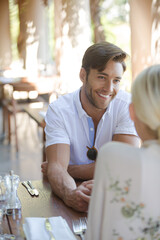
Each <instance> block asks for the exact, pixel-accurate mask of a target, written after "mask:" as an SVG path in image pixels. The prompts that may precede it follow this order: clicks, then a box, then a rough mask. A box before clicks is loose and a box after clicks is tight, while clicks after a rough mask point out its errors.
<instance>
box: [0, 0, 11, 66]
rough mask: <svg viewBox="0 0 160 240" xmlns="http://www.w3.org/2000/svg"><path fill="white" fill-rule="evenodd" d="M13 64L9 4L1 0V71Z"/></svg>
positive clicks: (6, 0)
mask: <svg viewBox="0 0 160 240" xmlns="http://www.w3.org/2000/svg"><path fill="white" fill-rule="evenodd" d="M10 64H11V38H10V24H9V2H8V0H0V69H5V68H8V67H9V66H10Z"/></svg>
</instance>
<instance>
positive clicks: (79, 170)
mask: <svg viewBox="0 0 160 240" xmlns="http://www.w3.org/2000/svg"><path fill="white" fill-rule="evenodd" d="M94 168H95V163H90V164H83V165H70V166H69V167H68V173H69V174H70V175H71V176H72V177H73V178H75V179H82V180H90V179H93V176H94Z"/></svg>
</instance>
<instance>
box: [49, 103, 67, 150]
mask: <svg viewBox="0 0 160 240" xmlns="http://www.w3.org/2000/svg"><path fill="white" fill-rule="evenodd" d="M45 122H46V127H45V134H46V147H48V146H50V145H53V144H57V143H64V144H70V139H69V136H68V134H67V130H66V127H65V122H64V119H63V116H62V115H61V113H60V109H58V108H57V107H56V106H54V104H52V105H51V104H50V105H49V107H48V110H47V114H46V117H45Z"/></svg>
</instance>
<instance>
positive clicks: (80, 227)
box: [72, 218, 87, 240]
mask: <svg viewBox="0 0 160 240" xmlns="http://www.w3.org/2000/svg"><path fill="white" fill-rule="evenodd" d="M86 220H87V219H86V218H80V219H79V220H74V221H72V225H73V231H74V233H75V234H76V235H78V236H80V238H81V239H82V240H84V233H85V231H86V229H87V221H86Z"/></svg>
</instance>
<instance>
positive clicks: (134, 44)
mask: <svg viewBox="0 0 160 240" xmlns="http://www.w3.org/2000/svg"><path fill="white" fill-rule="evenodd" d="M151 4H152V0H130V24H131V61H132V78H133V80H134V78H135V77H136V76H137V74H138V73H139V72H140V71H142V70H143V69H144V68H145V67H147V66H148V65H150V64H151V62H152V59H151V25H152V19H151V15H152V14H151Z"/></svg>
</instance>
